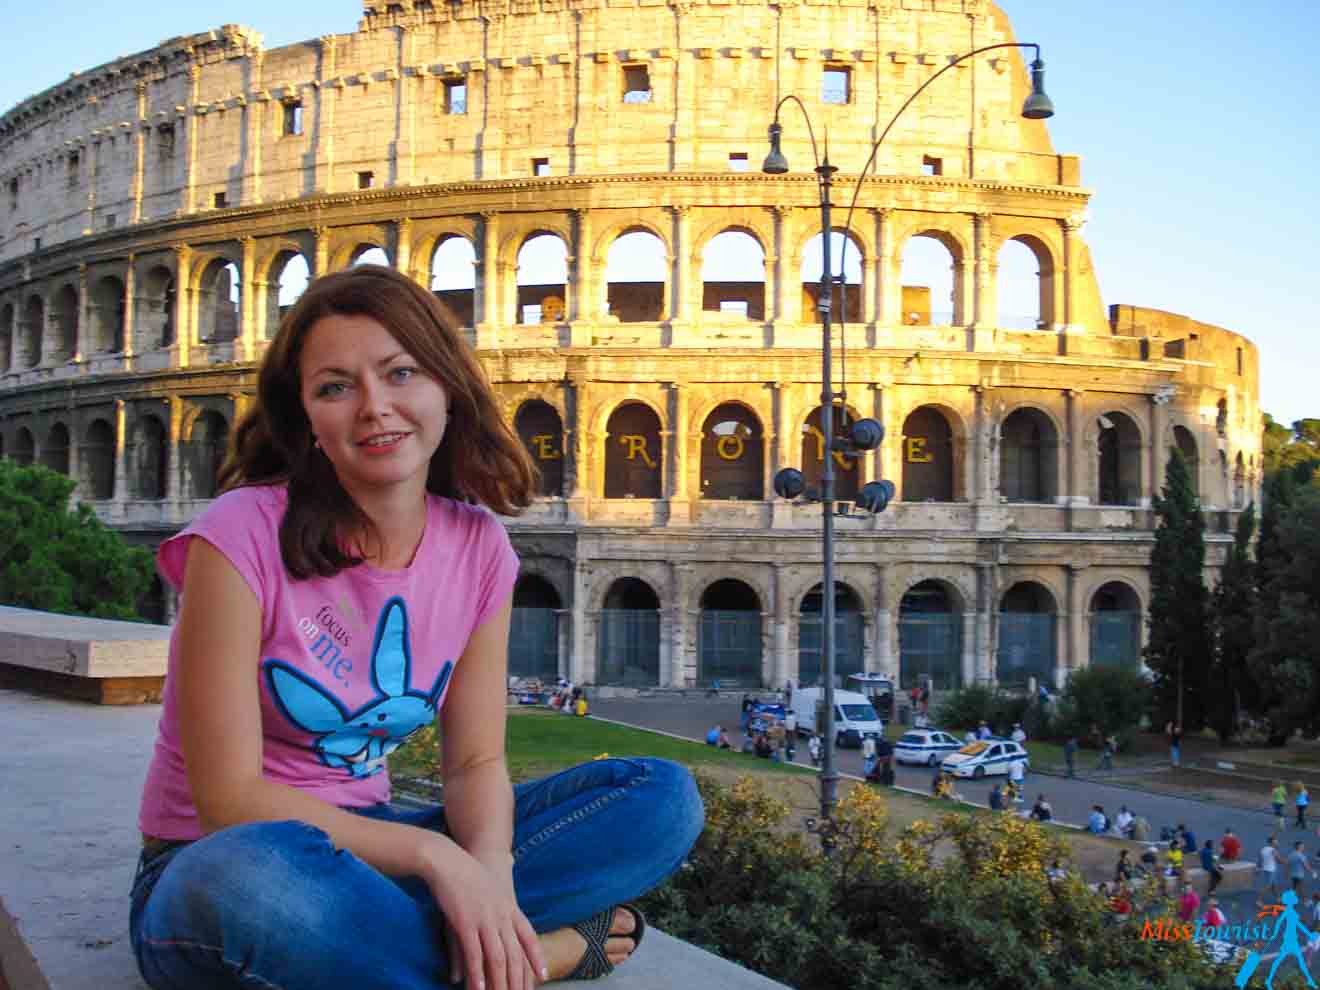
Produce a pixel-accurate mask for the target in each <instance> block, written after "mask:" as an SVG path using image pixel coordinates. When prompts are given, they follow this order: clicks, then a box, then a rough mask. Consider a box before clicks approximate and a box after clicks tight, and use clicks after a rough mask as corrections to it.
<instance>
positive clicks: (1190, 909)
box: [1178, 883, 1201, 921]
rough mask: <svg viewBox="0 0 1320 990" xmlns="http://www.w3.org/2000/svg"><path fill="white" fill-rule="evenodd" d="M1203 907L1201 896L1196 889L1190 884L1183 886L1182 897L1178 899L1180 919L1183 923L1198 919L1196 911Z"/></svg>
mask: <svg viewBox="0 0 1320 990" xmlns="http://www.w3.org/2000/svg"><path fill="white" fill-rule="evenodd" d="M1200 906H1201V896H1200V895H1199V894H1198V893H1197V892H1196V888H1195V887H1193V886H1192V885H1191V884H1190V883H1184V884H1183V886H1182V896H1181V897H1179V898H1178V917H1179V918H1181V919H1182V920H1183V921H1191V920H1192V919H1193V918H1195V917H1196V911H1197V909H1198V908H1199V907H1200Z"/></svg>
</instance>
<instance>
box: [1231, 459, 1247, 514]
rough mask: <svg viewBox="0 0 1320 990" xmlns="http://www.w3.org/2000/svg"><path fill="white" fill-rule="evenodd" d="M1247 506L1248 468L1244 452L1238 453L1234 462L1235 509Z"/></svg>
mask: <svg viewBox="0 0 1320 990" xmlns="http://www.w3.org/2000/svg"><path fill="white" fill-rule="evenodd" d="M1246 504H1247V466H1246V464H1245V463H1243V460H1242V451H1240V450H1239V451H1238V455H1237V458H1236V459H1235V460H1234V461H1233V508H1235V509H1241V508H1245V507H1246Z"/></svg>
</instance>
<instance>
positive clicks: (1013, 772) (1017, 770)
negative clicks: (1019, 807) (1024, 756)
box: [1008, 760, 1027, 804]
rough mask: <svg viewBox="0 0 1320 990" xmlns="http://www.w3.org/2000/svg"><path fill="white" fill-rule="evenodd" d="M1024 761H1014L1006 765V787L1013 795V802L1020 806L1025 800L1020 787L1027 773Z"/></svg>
mask: <svg viewBox="0 0 1320 990" xmlns="http://www.w3.org/2000/svg"><path fill="white" fill-rule="evenodd" d="M1026 768H1027V761H1026V760H1014V761H1013V762H1012V763H1010V764H1009V765H1008V786H1009V790H1011V791H1012V793H1013V802H1014V803H1015V804H1022V803H1023V802H1024V801H1026V798H1025V797H1023V796H1022V786H1023V782H1024V780H1025V777H1026V772H1027V769H1026Z"/></svg>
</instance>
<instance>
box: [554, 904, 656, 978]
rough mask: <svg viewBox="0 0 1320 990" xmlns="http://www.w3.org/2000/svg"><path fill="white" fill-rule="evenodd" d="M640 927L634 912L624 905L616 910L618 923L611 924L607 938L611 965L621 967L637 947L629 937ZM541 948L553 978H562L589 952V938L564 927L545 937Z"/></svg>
mask: <svg viewBox="0 0 1320 990" xmlns="http://www.w3.org/2000/svg"><path fill="white" fill-rule="evenodd" d="M636 927H637V925H636V922H635V921H634V920H633V916H632V915H631V914H629V913H628V912H627V911H625V910H624V909H623V908H615V909H614V923H613V924H611V925H610V937H609V938H607V939H606V940H605V958H606V959H608V960H609V961H610V964H611V965H613V966H617V965H619V963H621V962H623V961H624V960H625V959H627V958H628V957H629V956H630V955H632V952H633V949H634V948H635V946H634V944H633V940H632V939H631V938H629V937H628V936H629V935H630V934H631V933H632V932H633V930H634V929H635V928H636ZM615 936H622V937H619V938H616V937H615ZM541 948H542V949H543V950H544V952H545V962H546V966H547V968H548V969H549V970H550V979H551V980H562V979H563V978H564V977H565V976H567V975H568V974H569V973H571V972H572V971H573V967H575V966H576V965H577V964H578V960H579V959H581V958H582V954H583V953H584V952H586V951H587V940H586V939H584V938H583V937H582V936H581V935H579V934H578V933H577V932H575V931H574V930H573V929H572V928H560V929H558V930H556V931H553V932H547V933H546V934H544V935H542V936H541Z"/></svg>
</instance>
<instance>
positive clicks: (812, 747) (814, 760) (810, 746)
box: [807, 732, 820, 767]
mask: <svg viewBox="0 0 1320 990" xmlns="http://www.w3.org/2000/svg"><path fill="white" fill-rule="evenodd" d="M807 752H808V753H809V754H810V755H811V765H812V766H813V767H818V766H820V736H818V735H816V734H815V733H814V732H813V733H812V734H811V737H810V738H809V739H808V740H807Z"/></svg>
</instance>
